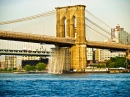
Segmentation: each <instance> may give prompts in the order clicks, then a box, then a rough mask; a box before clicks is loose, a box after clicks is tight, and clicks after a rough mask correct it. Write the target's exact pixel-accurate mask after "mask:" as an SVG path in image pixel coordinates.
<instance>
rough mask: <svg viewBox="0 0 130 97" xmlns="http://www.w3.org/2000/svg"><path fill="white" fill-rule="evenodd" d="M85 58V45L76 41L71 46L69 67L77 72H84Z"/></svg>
mask: <svg viewBox="0 0 130 97" xmlns="http://www.w3.org/2000/svg"><path fill="white" fill-rule="evenodd" d="M86 59H87V57H86V45H85V44H80V43H76V45H75V46H73V47H72V48H71V68H72V69H74V70H76V71H77V72H85V68H86V64H87V61H86Z"/></svg>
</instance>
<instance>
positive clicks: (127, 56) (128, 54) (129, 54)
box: [126, 50, 130, 59]
mask: <svg viewBox="0 0 130 97" xmlns="http://www.w3.org/2000/svg"><path fill="white" fill-rule="evenodd" d="M126 58H127V59H130V50H127V51H126Z"/></svg>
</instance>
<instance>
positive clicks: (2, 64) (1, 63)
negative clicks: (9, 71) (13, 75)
mask: <svg viewBox="0 0 130 97" xmlns="http://www.w3.org/2000/svg"><path fill="white" fill-rule="evenodd" d="M0 69H5V61H3V60H1V61H0Z"/></svg>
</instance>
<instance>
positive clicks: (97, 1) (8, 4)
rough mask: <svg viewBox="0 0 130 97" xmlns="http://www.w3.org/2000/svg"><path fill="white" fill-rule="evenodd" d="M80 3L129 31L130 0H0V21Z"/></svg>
mask: <svg viewBox="0 0 130 97" xmlns="http://www.w3.org/2000/svg"><path fill="white" fill-rule="evenodd" d="M76 4H82V5H86V9H87V10H89V11H90V12H91V13H93V14H94V15H95V16H97V17H98V18H100V19H101V20H102V21H104V22H106V23H107V24H108V25H110V26H111V27H112V28H114V27H115V26H116V25H117V24H120V26H121V27H124V28H125V30H126V31H127V32H129V33H130V27H129V25H130V18H129V17H130V12H129V10H130V0H0V13H1V15H0V22H2V21H8V20H13V19H18V18H23V17H27V16H32V15H36V14H39V13H44V12H47V11H50V10H54V9H55V7H60V6H68V5H76Z"/></svg>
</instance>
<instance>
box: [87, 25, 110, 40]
mask: <svg viewBox="0 0 130 97" xmlns="http://www.w3.org/2000/svg"><path fill="white" fill-rule="evenodd" d="M85 26H87V27H88V28H90V29H92V30H93V31H96V32H97V33H99V34H100V35H102V36H104V37H106V38H108V39H110V38H109V37H107V36H105V35H103V34H102V33H100V32H99V31H97V30H95V29H93V28H92V27H90V26H88V25H86V24H85Z"/></svg>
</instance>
